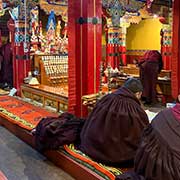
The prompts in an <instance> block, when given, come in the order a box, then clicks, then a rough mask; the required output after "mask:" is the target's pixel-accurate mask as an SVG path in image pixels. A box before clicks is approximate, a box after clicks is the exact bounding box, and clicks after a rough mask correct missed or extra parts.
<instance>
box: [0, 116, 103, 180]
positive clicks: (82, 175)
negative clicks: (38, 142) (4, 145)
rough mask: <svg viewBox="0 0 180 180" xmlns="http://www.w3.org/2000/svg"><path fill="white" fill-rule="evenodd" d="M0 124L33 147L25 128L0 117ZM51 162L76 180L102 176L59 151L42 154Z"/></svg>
mask: <svg viewBox="0 0 180 180" xmlns="http://www.w3.org/2000/svg"><path fill="white" fill-rule="evenodd" d="M0 125H1V126H4V127H5V128H6V129H8V130H9V131H10V132H12V133H13V134H14V135H15V136H17V137H18V138H20V139H21V140H23V141H24V142H26V143H27V144H29V145H30V146H32V147H33V148H35V140H34V136H33V135H32V134H31V133H30V132H29V131H27V130H24V129H23V128H21V127H19V126H17V125H15V124H12V123H11V122H9V121H8V120H6V119H4V118H2V117H0ZM44 155H45V156H46V157H47V158H48V159H49V160H50V161H51V162H53V163H54V164H56V165H57V166H59V167H60V168H61V169H63V170H64V171H65V172H67V173H68V174H70V175H71V176H72V177H74V178H75V179H78V180H101V179H102V177H100V176H99V175H97V174H96V173H94V172H93V171H91V170H89V169H87V168H86V167H84V166H82V165H80V164H78V163H77V162H75V161H74V160H72V159H70V158H69V157H67V156H65V155H64V154H63V153H61V152H60V151H47V152H46V153H45V154H44ZM0 180H1V179H0Z"/></svg>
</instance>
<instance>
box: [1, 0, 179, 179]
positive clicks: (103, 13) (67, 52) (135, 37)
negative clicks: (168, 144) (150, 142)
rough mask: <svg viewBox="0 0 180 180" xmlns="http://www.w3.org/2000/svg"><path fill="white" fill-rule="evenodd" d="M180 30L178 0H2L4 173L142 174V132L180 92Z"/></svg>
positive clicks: (75, 176) (35, 176) (113, 176)
mask: <svg viewBox="0 0 180 180" xmlns="http://www.w3.org/2000/svg"><path fill="white" fill-rule="evenodd" d="M179 32H180V1H179V0H0V180H1V179H2V180H41V179H43V180H46V179H47V180H48V179H52V180H73V179H77V180H103V179H105V180H123V177H122V178H121V176H123V175H124V174H126V173H128V172H134V171H136V167H134V158H135V155H136V152H137V151H136V150H137V149H138V147H139V144H140V139H141V136H142V135H143V132H144V129H145V128H146V126H147V124H151V122H152V121H153V119H154V117H157V115H158V113H159V112H161V111H162V110H164V109H168V108H172V107H173V106H174V105H175V104H176V102H177V97H178V95H179V94H180V71H179V67H180V51H179V49H180V33H179ZM145 64H148V65H147V66H146V65H145ZM129 79H133V82H135V85H133V84H132V85H131V82H129V81H128V80H129ZM138 83H140V85H139V84H138ZM141 86H142V87H141ZM124 89H125V90H124ZM127 89H128V90H127ZM127 91H128V93H127ZM139 92H140V94H138V93H139ZM126 93H127V94H128V95H127V94H126ZM129 94H131V95H130V96H131V97H130V98H131V99H130V100H126V98H127V96H129ZM116 96H117V97H116ZM109 97H110V98H109ZM119 97H122V99H123V98H124V99H123V100H119V99H118V98H119ZM108 98H109V99H108ZM115 101H117V102H115ZM125 101H126V102H127V103H128V108H124V107H125V106H126V105H124V102H125ZM132 101H133V103H132V104H133V106H132V107H130V105H129V104H131V102H132ZM121 108H122V109H121ZM138 108H139V109H140V110H139V109H138ZM112 109H113V110H112ZM127 109H128V110H127ZM137 109H138V110H137ZM111 110H112V111H113V112H111V113H110V111H111ZM138 113H139V117H138ZM179 113H180V110H179ZM146 116H147V120H148V121H146ZM121 118H122V119H123V118H124V121H125V120H126V121H125V122H123V123H121V124H117V122H116V121H118V120H119V121H121ZM129 118H132V119H133V120H132V119H131V120H130V121H129ZM135 118H136V119H135ZM143 118H144V119H145V120H144V121H143V120H142V119H143ZM100 120H101V122H100ZM141 120H142V122H140V121H141ZM86 121H89V122H91V124H90V123H89V124H87V123H86ZM107 121H108V122H107ZM127 121H128V122H129V124H131V125H132V124H133V128H129V129H128V128H127V126H126V125H125V123H127ZM96 122H97V124H96ZM98 122H99V123H98ZM109 122H110V123H109ZM136 122H138V123H139V124H140V125H137V124H138V123H136ZM129 124H128V127H129ZM122 127H123V129H124V130H119V131H121V132H123V133H122V134H124V133H125V134H126V135H125V137H122V136H121V135H119V134H120V133H119V134H118V133H117V134H118V135H117V134H116V131H118V128H122ZM93 128H95V129H96V130H94V129H93ZM126 128H127V129H126ZM81 129H82V130H81ZM125 131H126V132H125ZM90 132H91V133H92V134H91V135H90V134H88V133H90ZM128 133H129V134H128ZM134 135H135V136H136V138H137V137H138V138H139V139H138V140H136V139H134ZM110 137H112V139H111V138H110ZM118 137H119V140H118V142H117V139H118ZM93 138H94V139H95V140H92V139H93ZM109 139H110V142H108V140H109ZM91 140H92V142H91V143H90V141H91ZM96 140H97V141H96ZM127 141H128V142H127ZM136 141H137V143H136ZM131 142H133V144H132V143H131ZM98 143H101V144H98ZM126 143H127V144H126ZM113 144H116V145H117V147H118V146H119V149H120V151H119V149H115V150H114V151H113V150H111V149H113V148H111V147H112V146H113ZM124 144H126V145H127V146H125V147H124ZM86 145H87V147H86ZM116 145H115V146H116ZM131 148H132V149H133V151H131ZM97 152H98V153H97ZM126 152H128V153H130V154H132V156H133V157H132V159H128V158H127V159H126V157H128V155H127V153H126ZM111 154H113V156H111ZM120 154H122V158H120ZM111 157H113V160H112V159H111ZM114 157H115V158H114ZM116 157H117V158H116ZM123 158H124V159H123ZM116 160H117V161H120V160H122V162H116ZM131 160H132V161H131ZM135 164H136V163H135ZM154 171H155V170H154ZM127 179H128V178H127ZM127 179H125V178H124V180H127ZM129 179H130V178H129ZM130 180H138V178H136V177H134V178H133V177H131V179H130ZM139 180H140V179H139ZM142 180H163V179H162V178H161V179H151V178H147V177H143V179H142ZM167 180H171V179H170V178H169V179H167ZM177 180H180V177H177Z"/></svg>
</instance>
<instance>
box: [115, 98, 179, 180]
mask: <svg viewBox="0 0 180 180" xmlns="http://www.w3.org/2000/svg"><path fill="white" fill-rule="evenodd" d="M178 99H179V101H180V95H179V96H178ZM116 179H117V180H138V179H144V180H180V103H179V102H178V103H177V104H176V106H175V107H173V108H169V109H165V110H163V111H161V112H160V113H159V114H158V115H157V116H156V117H155V118H154V119H153V120H152V123H151V124H150V125H149V126H148V127H147V129H146V130H145V131H144V133H143V137H142V140H141V144H140V146H139V148H138V151H137V154H136V157H135V173H126V174H124V175H120V176H118V177H117V178H116Z"/></svg>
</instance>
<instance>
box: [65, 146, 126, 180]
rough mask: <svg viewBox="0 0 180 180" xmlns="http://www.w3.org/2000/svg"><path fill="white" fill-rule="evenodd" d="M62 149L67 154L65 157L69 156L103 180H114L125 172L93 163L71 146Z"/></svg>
mask: <svg viewBox="0 0 180 180" xmlns="http://www.w3.org/2000/svg"><path fill="white" fill-rule="evenodd" d="M64 149H65V152H67V153H68V154H67V155H68V156H70V158H72V159H74V160H75V161H77V162H78V163H80V164H81V165H83V166H85V167H86V168H88V169H90V170H92V171H93V172H95V173H97V174H98V175H100V176H101V177H103V179H106V180H115V177H116V175H120V174H122V172H124V171H125V169H118V168H115V167H110V166H106V165H103V164H101V163H98V162H95V161H93V160H92V159H91V158H90V157H88V156H87V155H85V154H84V153H82V152H81V151H80V150H77V149H76V148H75V147H74V145H73V144H70V145H64Z"/></svg>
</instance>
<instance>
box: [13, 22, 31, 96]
mask: <svg viewBox="0 0 180 180" xmlns="http://www.w3.org/2000/svg"><path fill="white" fill-rule="evenodd" d="M27 36H28V35H27ZM24 39H25V23H24V21H20V20H18V21H15V37H14V48H13V78H14V82H13V83H14V87H15V88H16V89H17V94H18V95H20V86H21V84H22V83H23V80H24V78H25V77H27V75H28V71H30V55H29V48H28V51H27V52H25V51H24Z"/></svg>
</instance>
